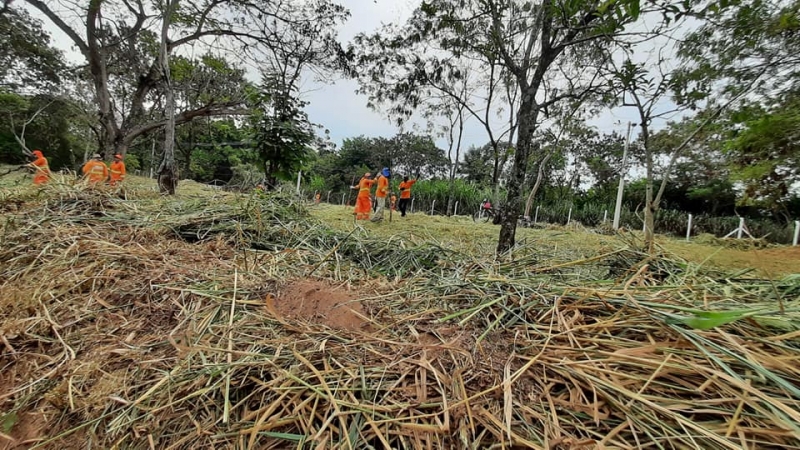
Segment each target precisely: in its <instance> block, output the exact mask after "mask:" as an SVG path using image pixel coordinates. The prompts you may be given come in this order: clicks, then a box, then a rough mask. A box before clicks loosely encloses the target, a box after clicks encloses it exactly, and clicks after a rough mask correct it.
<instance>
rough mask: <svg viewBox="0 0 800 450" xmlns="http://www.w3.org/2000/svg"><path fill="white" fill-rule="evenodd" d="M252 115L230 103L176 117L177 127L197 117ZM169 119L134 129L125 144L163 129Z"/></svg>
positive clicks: (207, 107) (203, 108) (206, 107)
mask: <svg viewBox="0 0 800 450" xmlns="http://www.w3.org/2000/svg"><path fill="white" fill-rule="evenodd" d="M248 114H250V110H249V109H246V108H241V107H240V103H238V102H237V103H229V104H220V105H207V106H204V107H202V108H197V109H193V110H191V111H184V112H182V113H180V114H178V115H176V116H175V125H180V124H183V123H186V122H190V121H192V119H195V118H197V117H218V116H244V115H248ZM166 123H167V119H162V120H158V121H155V122H150V123H147V124H144V125H139V126H137V127H135V128H132V129H131V130H130V131H129V132H128V134H126V135H125V138H124V140H123V142H124V143H125V144H130V143H131V142H133V140H134V139H136V138H137V137H139V136H141V135H143V134H145V133H148V132H150V131H153V130H155V129H158V128H161V127H163V126H164V125H166Z"/></svg>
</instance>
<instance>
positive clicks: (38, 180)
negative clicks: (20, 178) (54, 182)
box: [28, 150, 50, 184]
mask: <svg viewBox="0 0 800 450" xmlns="http://www.w3.org/2000/svg"><path fill="white" fill-rule="evenodd" d="M32 153H33V157H34V158H35V159H34V160H33V162H32V163H30V164H28V166H29V167H32V168H33V170H34V174H33V184H45V183H47V182H48V181H50V166H49V165H48V164H47V158H45V157H44V155H43V154H42V151H41V150H34V151H33V152H32Z"/></svg>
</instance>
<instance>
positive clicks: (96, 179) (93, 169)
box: [81, 153, 108, 184]
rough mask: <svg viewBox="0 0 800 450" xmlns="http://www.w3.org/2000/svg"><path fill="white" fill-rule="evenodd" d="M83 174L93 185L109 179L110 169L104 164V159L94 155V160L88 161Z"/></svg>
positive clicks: (82, 170)
mask: <svg viewBox="0 0 800 450" xmlns="http://www.w3.org/2000/svg"><path fill="white" fill-rule="evenodd" d="M81 172H83V176H84V177H85V178H86V179H87V180H89V183H91V184H98V183H102V182H104V181H106V180H107V179H108V167H106V164H105V163H104V162H103V158H102V157H101V156H100V155H98V154H97V153H95V154H94V155H92V159H90V160H89V161H86V164H84V165H83V169H81Z"/></svg>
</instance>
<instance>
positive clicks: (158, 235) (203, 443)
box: [0, 179, 800, 449]
mask: <svg viewBox="0 0 800 450" xmlns="http://www.w3.org/2000/svg"><path fill="white" fill-rule="evenodd" d="M182 187H184V188H186V189H185V190H183V191H182V192H181V194H180V195H178V196H176V197H161V196H159V195H157V194H156V193H155V192H154V190H153V184H152V183H151V182H150V181H149V180H138V179H132V180H130V183H128V184H127V187H126V190H127V192H128V195H123V194H124V193H119V192H105V191H93V190H87V189H83V188H82V187H80V186H73V185H72V184H70V183H68V182H64V183H54V184H52V185H50V186H47V187H46V188H44V189H43V190H42V191H41V193H36V192H35V191H32V190H31V189H32V188H26V187H23V188H22V190H20V191H18V192H14V193H10V194H8V195H7V196H6V197H5V198H3V200H2V201H3V202H4V203H3V205H11V204H13V205H14V207H13V210H9V212H8V214H7V215H6V220H5V221H4V224H2V225H0V226H2V227H3V229H2V230H1V231H0V315H1V317H2V322H0V336H2V338H3V340H2V342H0V345H2V348H3V350H2V353H0V369H2V370H0V380H2V381H3V382H4V383H0V411H2V412H1V413H0V423H3V424H5V426H6V427H7V428H8V430H6V431H5V432H4V435H9V436H11V437H13V438H18V439H23V438H26V437H27V438H30V439H31V440H30V441H27V442H22V443H19V445H21V446H23V447H34V448H84V447H87V446H88V445H92V444H93V445H95V446H98V447H101V448H131V449H147V448H286V447H287V446H289V447H291V448H295V447H301V446H302V447H304V448H342V449H368V448H485V447H489V446H491V445H497V444H498V443H499V444H501V445H503V446H505V447H512V446H517V447H525V448H537V449H539V448H540V449H550V448H552V449H567V448H580V447H582V446H583V447H587V448H665V449H666V448H670V449H683V448H702V449H735V448H795V449H798V448H800V429H798V425H797V424H798V423H800V413H798V411H800V391H799V390H798V389H800V387H799V386H800V348H798V346H797V337H798V334H797V333H798V330H800V298H798V293H800V278H799V277H786V278H784V279H780V280H759V279H747V280H744V279H741V278H740V276H739V275H736V274H720V273H717V272H714V271H709V270H704V269H703V268H698V267H697V265H696V264H687V263H686V262H685V261H683V260H680V259H677V258H663V257H648V256H647V255H643V254H641V253H639V252H637V251H636V250H634V249H631V248H629V247H628V246H627V245H626V244H627V242H628V240H629V239H631V237H624V236H623V237H611V236H603V235H597V234H593V233H589V232H586V231H573V230H563V229H552V230H520V238H519V239H518V241H519V243H520V245H519V247H518V248H516V249H515V251H514V254H513V258H510V259H506V260H503V261H496V260H495V259H494V258H493V249H494V239H495V234H496V232H497V227H493V226H491V225H474V224H473V223H472V221H471V219H468V218H456V219H452V218H444V217H432V218H431V217H426V216H424V215H412V216H411V217H408V218H406V220H405V221H402V222H401V221H400V218H399V217H397V215H395V217H394V219H395V220H393V222H392V223H386V222H384V223H381V224H372V223H360V224H359V226H358V227H356V228H354V225H353V222H352V216H350V215H349V214H348V211H346V210H345V209H344V208H341V207H334V206H327V205H325V206H318V207H312V208H311V210H312V211H313V212H312V217H309V216H308V215H307V214H305V211H304V208H303V207H302V206H300V205H298V204H297V200H295V199H293V198H292V196H291V195H279V196H261V195H252V194H249V195H236V194H229V193H223V192H219V191H215V190H213V189H211V188H206V187H203V186H196V185H192V184H191V183H184V184H183V185H182ZM31 192H34V193H33V194H31ZM17 201H19V204H17V203H14V202H17ZM337 208H341V209H338V210H337ZM314 217H316V218H318V219H319V220H316V219H314ZM329 227H333V229H331V228H329ZM772 250H774V249H772ZM750 275H752V274H750ZM308 278H319V279H324V280H326V282H330V283H334V284H336V285H338V286H351V287H353V288H354V289H353V290H352V291H351V292H352V295H353V300H352V302H359V303H360V305H362V306H363V309H362V311H363V314H361V317H360V318H361V320H362V321H363V326H360V327H353V328H347V329H337V328H333V327H331V326H328V325H327V323H326V321H325V320H324V319H325V318H324V317H316V318H315V317H311V318H308V319H306V320H301V319H293V318H289V317H284V316H282V315H281V314H280V313H279V312H277V309H276V308H275V307H274V304H275V302H276V301H278V302H279V301H281V297H280V292H281V289H284V288H285V287H286V286H287V283H288V282H289V281H291V280H296V279H301V280H303V279H308ZM297 294H299V297H300V298H304V297H303V296H304V295H305V296H306V297H308V293H305V292H299V293H297ZM324 294H325V293H324V292H322V293H316V294H314V295H317V296H319V295H324ZM312 306H313V305H312ZM288 307H289V308H291V305H289V306H288ZM285 309H286V305H284V310H285ZM312 309H313V308H312ZM712 322H713V323H712ZM694 326H697V328H708V329H694V328H693V327H694ZM36 411H40V412H42V413H43V414H44V416H45V417H48V418H49V420H48V421H47V422H46V423H44V425H43V426H42V428H41V430H39V431H40V433H38V434H35V435H32V436H24V435H20V433H22V431H20V430H26V429H28V428H29V427H30V423H27V424H26V423H25V420H26V419H25V418H26V417H28V415H29V414H32V413H33V412H36ZM26 425H27V428H26ZM9 433H10V434H9ZM0 439H4V437H3V436H2V435H0Z"/></svg>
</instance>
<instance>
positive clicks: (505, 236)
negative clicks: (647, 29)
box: [400, 0, 640, 255]
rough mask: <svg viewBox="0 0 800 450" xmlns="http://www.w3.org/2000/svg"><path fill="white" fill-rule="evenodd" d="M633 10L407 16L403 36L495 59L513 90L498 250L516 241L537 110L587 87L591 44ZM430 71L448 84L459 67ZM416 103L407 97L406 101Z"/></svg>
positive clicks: (508, 4)
mask: <svg viewBox="0 0 800 450" xmlns="http://www.w3.org/2000/svg"><path fill="white" fill-rule="evenodd" d="M639 12H640V8H639V1H638V0H624V1H617V2H600V1H578V2H560V1H556V0H544V1H542V2H541V3H534V2H531V1H522V0H431V1H425V2H423V3H422V4H421V5H420V7H419V8H418V9H417V10H416V11H415V12H414V14H413V16H412V18H411V19H410V21H409V24H410V27H409V29H410V30H411V31H413V33H409V34H407V37H405V39H406V40H412V41H417V42H437V43H438V47H439V49H441V50H442V51H444V52H446V54H445V55H443V56H442V58H441V59H445V60H446V59H460V60H474V61H476V62H478V63H479V64H481V66H482V67H484V68H487V67H491V64H492V62H493V61H494V62H496V63H497V64H498V65H499V69H500V72H501V73H502V72H507V73H508V74H509V75H508V76H509V81H510V82H513V86H515V88H516V89H518V92H519V103H518V105H517V106H516V118H517V127H516V130H515V131H516V134H517V136H516V145H515V146H514V163H513V168H512V172H511V176H510V179H509V182H508V186H507V189H508V195H507V199H506V202H505V204H504V205H503V207H502V210H501V224H502V226H501V229H500V236H499V239H498V246H497V253H498V255H499V254H503V253H505V252H506V251H507V250H509V249H510V248H511V247H513V245H514V239H515V232H516V226H517V218H518V216H519V214H520V212H521V211H520V210H521V207H522V187H523V184H524V181H525V176H526V168H527V166H528V160H529V158H530V153H531V151H532V138H533V135H534V133H535V132H536V129H537V127H538V124H539V120H540V113H541V112H543V111H546V110H547V109H548V107H549V106H551V105H553V104H556V103H558V102H560V101H562V100H564V99H568V98H569V99H576V98H581V97H583V96H584V95H585V94H587V93H588V92H589V91H591V90H592V89H593V87H594V86H595V84H594V82H595V81H597V79H598V78H597V76H596V75H597V74H598V69H599V67H598V66H599V64H600V63H602V61H603V54H602V53H601V52H597V51H595V50H596V45H599V44H600V43H606V42H609V41H610V39H611V37H612V36H613V35H614V34H615V33H618V32H619V31H620V30H621V29H622V28H623V26H624V25H625V24H627V23H629V22H631V21H632V20H633V19H634V18H636V17H637V16H638V15H639ZM410 61H411V63H412V66H414V67H417V66H418V65H414V64H413V61H414V60H413V59H411V60H410ZM425 76H426V77H427V76H428V75H427V71H426V74H425ZM432 76H433V77H434V80H435V81H437V80H441V81H442V82H447V81H448V79H449V77H458V76H460V71H458V70H455V71H453V73H452V75H450V74H449V73H448V72H447V71H446V67H437V68H436V69H435V70H434V72H433V74H432ZM400 87H402V85H401V86H400ZM415 106H416V105H415V104H414V103H413V101H412V102H411V103H410V104H408V105H404V107H405V108H414V107H415Z"/></svg>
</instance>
